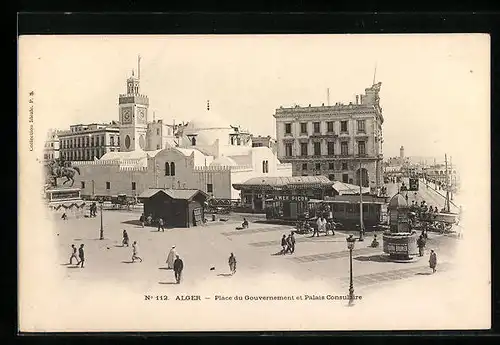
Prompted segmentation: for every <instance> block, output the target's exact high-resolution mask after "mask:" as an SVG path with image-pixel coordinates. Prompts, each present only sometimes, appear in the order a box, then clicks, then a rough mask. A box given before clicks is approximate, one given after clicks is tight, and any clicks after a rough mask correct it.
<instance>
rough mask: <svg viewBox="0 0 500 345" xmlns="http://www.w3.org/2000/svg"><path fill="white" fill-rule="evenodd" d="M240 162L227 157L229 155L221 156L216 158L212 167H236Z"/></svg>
mask: <svg viewBox="0 0 500 345" xmlns="http://www.w3.org/2000/svg"><path fill="white" fill-rule="evenodd" d="M237 165H238V163H236V162H235V161H234V159H232V158H230V157H227V156H221V157H219V158H217V159H215V160H214V161H213V162H212V163H211V164H210V166H212V167H234V166H237Z"/></svg>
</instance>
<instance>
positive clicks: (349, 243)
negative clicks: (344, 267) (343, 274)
mask: <svg viewBox="0 0 500 345" xmlns="http://www.w3.org/2000/svg"><path fill="white" fill-rule="evenodd" d="M346 241H347V249H349V306H352V305H353V304H354V285H353V282H352V250H353V249H354V243H355V242H356V239H355V238H353V237H352V235H349V237H347V239H346Z"/></svg>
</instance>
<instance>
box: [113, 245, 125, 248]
mask: <svg viewBox="0 0 500 345" xmlns="http://www.w3.org/2000/svg"><path fill="white" fill-rule="evenodd" d="M113 247H116V248H125V247H127V248H128V246H124V245H119V244H115V245H114V246H113Z"/></svg>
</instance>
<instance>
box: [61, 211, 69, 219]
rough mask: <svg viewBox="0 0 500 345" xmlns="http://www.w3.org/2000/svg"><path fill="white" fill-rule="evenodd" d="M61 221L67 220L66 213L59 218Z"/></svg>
mask: <svg viewBox="0 0 500 345" xmlns="http://www.w3.org/2000/svg"><path fill="white" fill-rule="evenodd" d="M61 219H62V220H67V219H68V216H67V215H66V212H64V213H63V214H62V216H61Z"/></svg>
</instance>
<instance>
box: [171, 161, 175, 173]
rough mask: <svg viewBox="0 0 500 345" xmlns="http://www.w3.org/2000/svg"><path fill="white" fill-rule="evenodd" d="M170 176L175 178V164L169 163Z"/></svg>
mask: <svg viewBox="0 0 500 345" xmlns="http://www.w3.org/2000/svg"><path fill="white" fill-rule="evenodd" d="M170 176H175V163H174V162H172V163H170Z"/></svg>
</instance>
